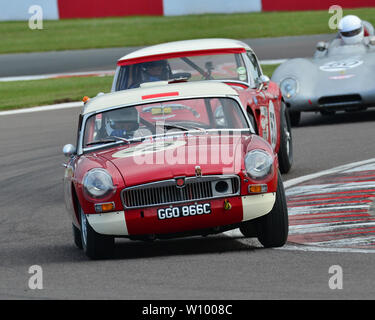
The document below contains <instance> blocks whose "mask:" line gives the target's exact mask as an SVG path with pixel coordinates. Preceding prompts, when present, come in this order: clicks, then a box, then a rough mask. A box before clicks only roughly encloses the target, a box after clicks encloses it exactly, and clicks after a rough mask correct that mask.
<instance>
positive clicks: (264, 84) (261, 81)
mask: <svg viewBox="0 0 375 320" xmlns="http://www.w3.org/2000/svg"><path fill="white" fill-rule="evenodd" d="M269 83H270V78H269V77H268V76H266V75H264V74H262V75H261V76H260V77H259V78H258V80H257V84H258V86H259V90H263V89H267V88H268V85H269Z"/></svg>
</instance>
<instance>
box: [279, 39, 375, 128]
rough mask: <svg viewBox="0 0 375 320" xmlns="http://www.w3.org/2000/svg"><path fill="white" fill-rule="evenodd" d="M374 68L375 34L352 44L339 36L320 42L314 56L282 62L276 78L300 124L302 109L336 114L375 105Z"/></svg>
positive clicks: (295, 118) (293, 114)
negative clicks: (339, 111)
mask: <svg viewBox="0 0 375 320" xmlns="http://www.w3.org/2000/svg"><path fill="white" fill-rule="evenodd" d="M374 72H375V37H374V36H373V35H369V36H367V37H364V39H363V41H361V42H359V43H356V44H350V45H348V44H345V42H344V41H343V40H342V39H341V38H340V37H339V36H338V37H336V38H334V39H333V40H331V41H330V42H328V43H327V42H319V43H318V44H317V48H316V52H315V54H314V56H313V57H312V58H296V59H290V60H287V61H286V62H284V63H282V64H281V65H280V66H279V67H278V68H277V69H276V70H275V72H274V74H273V76H272V81H274V82H276V83H278V84H279V86H280V89H281V91H282V94H283V97H284V100H285V102H286V104H287V106H288V107H289V112H290V113H289V114H290V118H291V123H292V125H294V126H296V125H298V123H299V121H300V118H301V112H302V111H303V112H305V111H314V112H320V113H321V114H323V115H332V114H334V113H335V112H336V111H338V110H345V111H347V112H350V111H357V110H365V109H367V108H368V107H372V106H375V77H374Z"/></svg>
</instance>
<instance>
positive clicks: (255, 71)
mask: <svg viewBox="0 0 375 320" xmlns="http://www.w3.org/2000/svg"><path fill="white" fill-rule="evenodd" d="M247 57H248V58H249V60H250V74H251V76H252V77H253V79H254V82H255V81H256V79H258V78H259V77H260V76H261V75H262V71H261V70H260V67H259V64H258V61H257V58H256V57H255V55H254V54H253V53H251V52H247Z"/></svg>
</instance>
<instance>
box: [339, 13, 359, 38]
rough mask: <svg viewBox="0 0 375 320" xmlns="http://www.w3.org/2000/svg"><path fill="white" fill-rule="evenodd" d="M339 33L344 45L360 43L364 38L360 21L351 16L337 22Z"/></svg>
mask: <svg viewBox="0 0 375 320" xmlns="http://www.w3.org/2000/svg"><path fill="white" fill-rule="evenodd" d="M339 32H340V35H341V38H342V40H343V41H344V42H345V44H356V43H359V42H361V41H362V40H363V37H364V30H363V24H362V20H361V19H359V18H358V17H357V16H353V15H349V16H345V17H344V18H342V19H341V20H340V22H339Z"/></svg>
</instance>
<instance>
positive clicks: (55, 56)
mask: <svg viewBox="0 0 375 320" xmlns="http://www.w3.org/2000/svg"><path fill="white" fill-rule="evenodd" d="M331 37H332V35H312V36H303V37H301V36H293V37H280V38H272V39H268V38H264V39H245V40H243V41H244V42H246V43H248V44H249V45H250V46H251V47H252V48H253V49H254V51H255V52H256V54H257V56H258V58H259V59H261V60H265V59H284V58H295V57H305V56H309V55H311V52H313V50H314V49H315V45H316V43H317V42H318V41H319V40H324V39H326V40H328V39H330V38H331ZM135 49H137V48H136V47H124V48H108V49H90V50H67V51H58V52H35V53H18V54H2V55H0V66H1V68H0V77H13V76H25V75H35V74H51V73H63V72H80V71H98V70H112V69H115V67H116V61H117V60H118V59H119V58H121V57H122V56H124V55H125V54H127V53H130V52H131V51H134V50H135Z"/></svg>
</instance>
